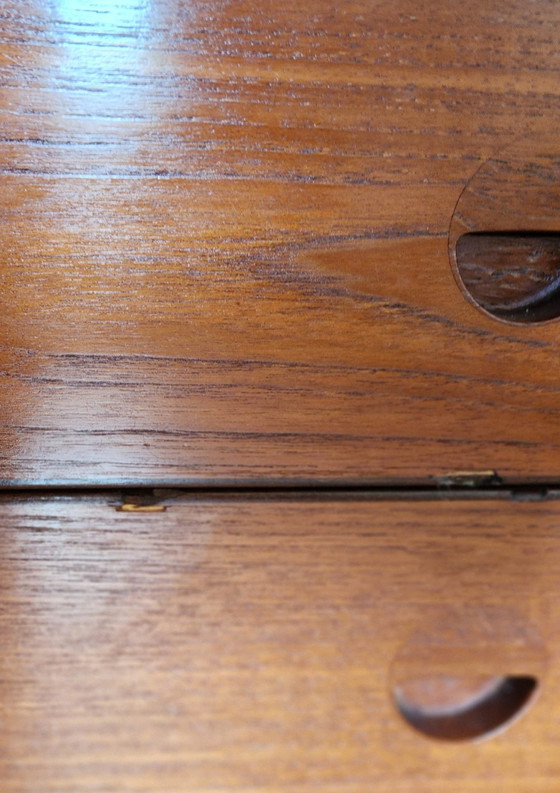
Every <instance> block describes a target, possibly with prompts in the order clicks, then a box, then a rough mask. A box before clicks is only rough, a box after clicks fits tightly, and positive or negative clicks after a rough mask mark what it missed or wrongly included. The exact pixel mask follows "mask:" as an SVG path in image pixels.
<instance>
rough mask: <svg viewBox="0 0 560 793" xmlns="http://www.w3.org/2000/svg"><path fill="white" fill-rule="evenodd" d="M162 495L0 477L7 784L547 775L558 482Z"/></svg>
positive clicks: (0, 735)
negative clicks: (443, 493) (554, 487)
mask: <svg viewBox="0 0 560 793" xmlns="http://www.w3.org/2000/svg"><path fill="white" fill-rule="evenodd" d="M172 496H173V494H171V493H167V494H166V493H161V494H160V495H159V498H158V499H155V498H154V499H148V501H146V500H143V499H128V503H127V504H125V506H124V508H123V504H122V500H121V499H120V497H118V496H117V495H113V494H103V495H89V496H79V495H75V496H58V497H54V496H53V497H46V496H21V497H14V496H9V497H8V496H5V497H3V498H2V500H1V512H0V514H1V526H2V534H1V538H2V539H1V543H2V554H1V560H0V596H1V598H2V603H1V608H0V640H1V646H2V654H1V659H0V670H1V674H0V709H1V713H2V718H1V720H0V724H1V726H0V777H1V778H2V780H3V782H2V790H3V791H4V793H24V792H25V793H27V792H28V791H29V793H31V791H36V790H38V789H40V790H41V791H42V793H66V792H67V791H68V793H70V791H72V793H80V792H81V791H128V790H130V791H135V793H156V791H157V792H158V793H159V791H163V790H165V791H169V793H172V792H173V793H178V792H179V791H181V792H182V791H185V792H188V793H191V791H192V793H195V792H196V793H206V791H208V793H209V792H210V791H212V793H215V792H216V791H231V792H232V793H233V792H234V791H235V792H237V791H239V792H241V791H250V790H254V791H257V790H258V791H275V792H279V791H282V792H283V791H296V790H297V791H298V793H304V792H305V791H315V790H317V791H319V790H320V791H322V792H323V791H333V792H334V791H336V792H337V793H362V792H363V793H365V792H366V791H372V790H375V791H376V793H389V791H391V792H393V791H399V792H400V793H408V792H409V791H410V793H412V791H414V793H447V792H448V791H449V793H451V791H453V793H456V791H457V790H459V789H460V790H461V792H463V791H465V793H475V792H476V793H483V792H484V793H485V792H486V791H493V790H494V789H495V788H496V785H499V787H500V789H503V790H507V791H508V793H516V792H517V791H518V792H519V793H522V792H523V793H526V791H527V790H531V791H536V792H537V793H544V791H546V792H547V793H553V791H557V790H558V782H557V779H558V778H559V776H560V755H559V754H558V751H557V747H558V740H559V737H560V728H559V725H560V673H559V670H558V664H557V658H558V654H559V652H560V644H559V639H558V631H557V625H558V623H559V619H560V604H559V602H558V598H557V582H558V579H559V576H560V535H559V533H558V525H559V523H560V501H556V500H554V499H551V500H543V501H539V502H519V501H513V500H509V499H506V498H495V499H494V498H490V497H488V498H485V499H482V500H473V499H466V498H465V499H456V498H455V499H451V500H448V499H445V500H443V499H442V498H440V499H436V498H434V499H431V500H426V499H421V498H412V497H409V498H405V499H404V500H398V501H397V500H391V499H389V498H386V499H383V498H381V499H380V498H373V497H372V498H365V497H359V498H358V497H356V496H354V497H345V496H344V495H338V496H337V495H335V494H331V495H328V494H326V495H324V496H323V497H320V498H319V497H314V498H312V497H310V496H293V497H292V496H287V495H276V496H274V495H272V496H268V497H265V496H262V495H261V496H243V495H238V496H216V497H209V496H200V495H198V496H197V495H190V496H188V495H178V496H177V495H175V496H174V497H172ZM493 681H494V682H495V683H496V685H495V686H494V683H493ZM520 681H525V682H527V681H529V684H530V685H533V684H534V690H532V689H531V690H530V691H529V690H527V696H526V698H525V700H523V697H521V700H523V701H521V700H520V701H519V703H518V704H519V707H520V710H522V711H523V712H522V713H520V715H519V718H518V719H516V720H515V721H514V722H513V723H511V724H508V725H506V728H504V729H498V730H497V732H496V734H492V735H486V734H485V733H486V732H493V731H495V728H496V727H499V726H500V725H501V724H502V721H504V720H505V721H507V718H509V716H513V715H514V711H516V707H514V705H515V703H514V699H515V696H518V695H519V690H520V689H519V686H520V685H521V686H522V685H523V682H521V683H520ZM502 683H505V684H506V686H507V685H509V686H510V688H509V689H508V691H507V692H506V693H504V691H503V690H502V689H503V686H502V689H500V685H502ZM485 686H486V692H487V693H488V691H489V692H490V695H489V696H488V697H487V696H486V694H485V693H484V690H485V689H484V687H485ZM493 686H494V687H493ZM516 691H517V694H516V693H515V692H516ZM485 697H486V699H488V701H490V700H491V699H492V697H494V700H495V702H494V705H495V707H494V710H493V711H492V713H493V714H494V715H491V714H490V715H488V714H489V713H490V711H491V710H492V709H491V708H490V711H488V708H487V709H486V710H487V712H486V713H485V712H484V707H482V709H481V708H480V707H479V705H480V703H481V702H482V703H483V704H484V702H483V701H484V699H485ZM478 700H480V701H478ZM477 702H478V704H477ZM398 703H400V706H401V708H402V709H403V710H404V711H405V712H408V716H409V717H410V716H411V710H410V708H411V707H412V710H413V711H414V713H413V714H412V720H413V721H414V718H416V717H418V718H419V722H418V723H417V724H416V727H413V726H411V724H410V723H407V721H406V719H405V717H404V716H403V714H402V713H401V712H400V711H399V707H398V706H397V705H398ZM411 703H412V705H411ZM496 703H497V704H496ZM512 703H513V704H512ZM510 705H511V707H512V711H511V713H510V714H509V715H508V713H506V711H507V708H508V707H510ZM477 707H478V708H479V711H478V717H477V718H478V727H479V728H480V729H478V728H477V729H478V732H477V736H478V738H477V739H476V740H471V739H470V738H472V737H473V736H472V735H468V734H461V729H462V728H461V719H463V725H464V724H466V722H467V721H468V718H471V721H472V713H473V711H476V708H477ZM407 708H408V711H407ZM500 708H501V711H500ZM504 709H505V710H504ZM496 713H497V714H498V715H497V716H496ZM500 713H502V716H503V717H504V718H503V719H502V721H500V719H499V718H498V716H499V715H500ZM414 714H415V715H414ZM418 714H420V716H418ZM442 714H443V715H442ZM465 714H467V716H466V717H465ZM468 714H470V716H469V715H468ZM504 714H505V715H504ZM506 717H507V718H506ZM418 718H417V721H418ZM441 718H444V721H445V718H447V719H448V721H449V719H451V720H453V719H454V720H455V721H454V722H453V723H454V724H455V725H457V724H459V727H458V728H457V727H456V726H455V729H459V733H458V734H457V735H455V736H452V735H451V734H450V733H449V730H448V728H446V727H445V724H444V722H441ZM492 718H494V719H496V718H497V719H498V721H496V722H495V723H494V722H492ZM438 719H439V720H440V721H439V724H440V728H437V724H436V722H437V721H438ZM422 720H423V721H422ZM485 720H486V721H485ZM449 723H451V722H449ZM430 724H431V725H432V727H431V728H430ZM434 724H436V727H435V728H434ZM442 724H443V727H442V726H441V725H442ZM426 729H427V731H428V732H429V731H430V729H432V731H433V729H435V731H436V733H437V731H438V729H439V731H440V734H439V735H436V736H435V737H434V736H432V737H428V736H427V735H426V734H424V733H423V731H422V730H424V732H425V731H426ZM446 730H447V732H446ZM475 732H476V730H475ZM467 733H468V730H467ZM450 737H455V738H457V739H456V740H449V738H450Z"/></svg>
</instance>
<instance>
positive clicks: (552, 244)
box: [456, 231, 560, 322]
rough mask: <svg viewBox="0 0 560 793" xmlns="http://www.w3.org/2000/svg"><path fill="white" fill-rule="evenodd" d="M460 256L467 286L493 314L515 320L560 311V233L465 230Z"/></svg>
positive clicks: (459, 264)
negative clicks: (472, 231) (468, 231)
mask: <svg viewBox="0 0 560 793" xmlns="http://www.w3.org/2000/svg"><path fill="white" fill-rule="evenodd" d="M456 260H457V269H458V272H459V275H460V277H461V280H462V282H463V285H464V287H465V289H466V290H467V291H468V292H469V294H470V295H471V297H472V298H473V299H474V300H475V301H476V302H477V303H478V304H480V306H482V308H484V309H486V311H488V312H489V313H491V314H494V315H496V316H497V317H500V318H502V319H509V320H510V321H514V322H542V321H544V320H548V319H552V318H554V317H557V316H559V315H560V234H558V233H546V232H530V231H520V232H478V233H469V234H463V235H462V236H461V237H459V239H458V240H457V246H456Z"/></svg>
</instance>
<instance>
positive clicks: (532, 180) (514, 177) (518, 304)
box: [449, 134, 560, 324]
mask: <svg viewBox="0 0 560 793" xmlns="http://www.w3.org/2000/svg"><path fill="white" fill-rule="evenodd" d="M449 256H450V260H451V266H452V268H453V271H454V274H455V277H456V279H457V282H458V284H459V287H460V289H461V290H462V292H463V294H464V295H465V296H466V297H467V298H468V299H469V300H470V302H471V303H473V304H474V305H476V306H477V307H478V308H479V309H481V310H482V311H484V312H485V313H486V314H487V315H490V316H492V317H495V318H497V319H500V320H503V321H505V322H513V323H521V324H528V323H535V322H547V321H550V320H553V319H556V318H558V317H560V145H559V143H558V136H556V135H548V134H547V135H536V136H534V137H532V138H524V139H521V140H517V141H516V142H515V143H514V144H512V145H511V146H510V147H509V148H507V149H506V150H505V151H503V152H501V153H500V154H498V155H496V156H494V157H492V158H491V159H490V160H488V161H487V162H485V163H484V164H483V165H482V166H481V167H480V168H479V169H478V170H477V171H476V173H475V174H474V176H473V177H472V179H471V180H470V182H469V183H468V185H467V186H466V188H465V189H464V191H463V193H462V194H461V196H460V198H459V201H458V202H457V206H456V208H455V212H454V215H453V219H452V221H451V226H450V229H449Z"/></svg>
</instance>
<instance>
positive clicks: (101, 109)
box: [0, 0, 560, 484]
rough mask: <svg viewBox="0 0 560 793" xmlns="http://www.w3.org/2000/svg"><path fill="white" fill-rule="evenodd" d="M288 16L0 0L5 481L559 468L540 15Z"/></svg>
mask: <svg viewBox="0 0 560 793" xmlns="http://www.w3.org/2000/svg"><path fill="white" fill-rule="evenodd" d="M284 6H285V7H282V6H280V7H279V6H278V4H277V3H268V2H264V3H263V2H259V3H258V4H257V3H242V2H233V3H232V2H227V3H226V2H217V3H212V4H211V10H209V5H208V3H203V2H200V3H196V2H192V3H188V4H183V3H179V2H177V3H172V2H167V3H165V2H156V0H154V2H151V3H150V2H146V3H138V2H136V0H134V2H133V0H123V2H121V3H118V4H115V3H108V2H105V0H92V2H91V3H89V4H84V3H79V2H74V0H55V2H53V3H50V4H48V5H47V4H43V3H36V4H34V3H33V2H29V3H24V4H21V3H15V2H9V3H7V4H6V11H5V12H3V17H2V26H1V31H0V73H1V77H2V80H1V87H0V123H1V125H2V138H1V140H0V217H1V223H0V270H1V283H2V289H1V292H0V301H1V317H0V333H1V335H0V375H2V376H1V377H0V481H2V482H3V483H10V484H39V483H43V484H44V483H49V484H52V483H84V482H97V483H119V482H121V483H125V482H126V483H139V482H150V483H161V484H171V483H174V482H182V483H186V482H200V483H203V482H234V483H242V482H246V483H248V482H252V483H255V482H259V481H267V482H271V481H273V480H274V481H284V482H287V481H290V482H295V481H302V482H304V481H309V480H311V479H313V480H316V481H328V482H336V481H348V480H353V481H361V482H370V483H376V482H377V483H380V482H426V481H430V479H431V478H432V477H438V476H445V475H447V474H448V473H449V472H453V471H456V470H471V471H480V470H495V471H497V472H498V474H499V475H500V476H502V477H503V478H504V479H506V480H509V481H515V480H521V479H523V480H526V479H528V478H531V479H534V480H547V479H551V478H557V477H558V476H559V475H560V455H559V454H558V445H559V443H560V433H559V426H560V424H559V421H558V411H559V404H558V393H559V388H560V369H559V367H558V354H559V351H560V350H559V341H560V324H558V323H557V322H555V321H548V322H546V323H544V324H543V323H536V324H534V323H525V324H522V323H516V324H511V323H509V322H507V321H504V319H503V318H502V319H497V318H495V317H493V316H491V314H490V313H488V312H484V311H481V310H479V308H477V307H476V306H475V305H474V304H473V303H472V302H469V299H467V296H466V294H465V292H464V290H462V289H461V288H460V286H459V285H458V281H457V277H456V275H454V270H453V267H454V266H455V265H456V262H455V261H454V259H453V255H451V257H450V255H449V245H451V248H452V249H454V246H455V244H456V242H457V240H458V239H459V238H460V236H461V235H462V234H464V233H465V232H469V231H471V232H472V231H475V232H480V231H490V232H499V233H502V234H503V233H505V234H506V235H507V234H509V235H511V233H512V232H518V231H523V232H531V233H532V232H534V233H536V234H537V235H538V234H541V235H542V234H543V233H546V234H548V233H549V232H550V233H557V232H558V231H560V196H559V195H558V188H557V185H558V180H557V175H558V172H559V159H560V144H559V145H558V150H557V151H556V149H555V145H556V144H555V138H554V136H553V133H554V132H555V129H556V120H555V119H556V118H557V117H558V113H559V111H560V88H559V84H558V80H557V74H558V68H559V67H560V33H559V31H560V26H559V25H558V22H559V21H560V7H559V6H557V5H556V4H551V3H544V2H543V3H537V4H532V5H531V7H530V8H529V7H527V6H526V4H525V3H522V2H515V3H512V4H509V5H508V8H507V9H504V8H503V4H501V3H490V4H489V3H488V2H487V0H484V2H473V3H469V4H465V3H462V2H461V3H460V2H451V3H445V4H442V3H440V2H436V0H433V2H431V3H430V4H429V5H428V7H424V9H423V12H422V15H421V16H418V15H417V4H416V3H408V2H399V3H396V4H393V5H390V4H385V6H384V7H382V6H379V4H376V3H371V2H369V0H367V2H366V0H363V2H353V3H350V4H348V3H346V4H342V5H341V4H335V3H331V2H325V1H324V0H322V1H319V0H314V1H312V2H310V3H306V4H305V7H303V6H302V7H301V8H299V7H298V8H297V9H296V8H294V7H293V4H284ZM496 152H498V153H496ZM557 155H558V156H557ZM458 202H459V203H458ZM456 207H457V211H455V209H456ZM453 218H454V220H453V222H452V219H453ZM450 229H451V232H450ZM498 239H500V240H501V239H502V237H499V238H498ZM515 239H516V238H515V235H513V236H512V237H510V238H508V239H506V243H504V245H503V246H502V248H503V249H504V250H505V249H507V250H508V251H509V252H511V245H512V244H513V245H514V246H515ZM526 239H527V238H526V236H525V237H523V244H522V245H521V247H522V248H523V256H525V258H524V259H523V260H522V261H521V264H519V263H518V265H515V262H514V265H515V266H517V270H515V266H514V271H513V274H512V275H511V278H509V276H508V278H509V281H511V280H512V279H513V280H514V281H515V284H514V287H516V284H517V286H518V285H519V284H521V285H522V286H523V284H526V283H531V278H532V277H533V275H532V273H533V270H532V269H531V268H532V267H533V264H535V263H534V262H532V261H530V260H531V257H532V249H531V246H530V244H528V243H527V242H526ZM537 239H538V238H537ZM512 240H513V243H512ZM500 244H501V243H500ZM528 245H529V247H528ZM547 245H548V248H547V249H546V250H547V253H546V257H545V259H546V261H545V263H544V264H543V263H542V261H541V262H540V264H539V262H537V263H536V264H535V268H536V270H538V273H537V276H535V277H536V278H538V279H540V280H539V284H540V286H539V288H540V287H542V285H543V283H544V287H545V288H547V287H548V285H549V282H552V281H553V279H554V273H555V269H554V268H555V265H554V250H553V249H554V241H553V242H552V243H550V240H549V238H548V237H547ZM550 245H552V253H550V250H551V248H550ZM467 247H468V246H467ZM479 247H480V246H474V249H475V250H476V256H475V261H474V264H473V262H469V263H467V264H468V266H469V267H470V269H469V270H468V278H471V279H472V278H474V279H475V280H476V278H479V275H480V273H482V276H480V277H482V278H483V279H484V278H487V279H489V280H490V281H491V286H492V288H491V289H489V290H486V292H487V293H489V294H491V295H492V299H494V300H498V303H499V300H500V299H501V298H500V296H499V295H498V297H496V295H495V291H496V290H495V289H494V288H493V286H494V281H493V280H492V279H495V282H496V283H497V284H499V285H501V284H502V283H503V277H502V276H503V274H500V273H498V274H496V272H495V269H493V268H495V266H496V261H495V256H494V254H493V253H492V255H491V256H490V259H488V260H487V259H485V257H484V255H482V258H481V254H480V249H479ZM502 248H500V250H502ZM537 248H538V244H537ZM470 249H473V246H471V248H470ZM483 254H484V251H483ZM508 255H509V254H508ZM492 256H494V258H492ZM533 258H534V257H533ZM537 258H538V257H537ZM541 258H542V257H541ZM488 261H490V262H491V265H488ZM551 262H552V264H551ZM545 265H546V266H545ZM538 267H540V270H539V269H538ZM473 268H474V270H473ZM547 268H548V269H547ZM521 271H522V272H521ZM473 272H474V275H473ZM520 273H521V274H520ZM515 279H517V281H516V280H515ZM506 281H507V278H506ZM506 286H507V289H509V290H510V292H511V291H512V287H511V283H509V282H508V284H506ZM516 288H517V287H516ZM507 289H506V291H507ZM513 291H514V292H515V289H513ZM482 292H483V293H486V292H485V291H484V289H483V290H482ZM508 294H509V292H508ZM516 294H517V293H516ZM547 317H548V315H547Z"/></svg>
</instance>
